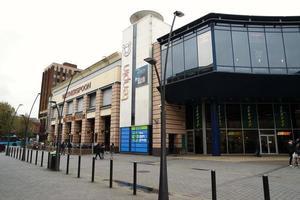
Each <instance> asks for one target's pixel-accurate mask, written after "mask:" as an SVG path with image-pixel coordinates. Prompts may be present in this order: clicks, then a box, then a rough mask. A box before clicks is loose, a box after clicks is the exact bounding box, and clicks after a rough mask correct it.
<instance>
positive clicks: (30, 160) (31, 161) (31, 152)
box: [30, 149, 32, 163]
mask: <svg viewBox="0 0 300 200" xmlns="http://www.w3.org/2000/svg"><path fill="white" fill-rule="evenodd" d="M30 163H32V149H31V151H30Z"/></svg>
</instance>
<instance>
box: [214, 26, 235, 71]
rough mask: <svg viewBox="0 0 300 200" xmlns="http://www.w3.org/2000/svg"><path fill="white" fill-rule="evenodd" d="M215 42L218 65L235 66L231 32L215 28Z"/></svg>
mask: <svg viewBox="0 0 300 200" xmlns="http://www.w3.org/2000/svg"><path fill="white" fill-rule="evenodd" d="M215 43H216V57H217V65H229V66H233V60H232V59H233V58H232V45H231V35H230V32H229V31H221V30H215Z"/></svg>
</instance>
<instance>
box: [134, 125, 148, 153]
mask: <svg viewBox="0 0 300 200" xmlns="http://www.w3.org/2000/svg"><path fill="white" fill-rule="evenodd" d="M131 152H136V153H148V152H149V130H148V126H134V127H132V128H131Z"/></svg>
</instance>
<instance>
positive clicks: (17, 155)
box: [15, 147, 19, 159]
mask: <svg viewBox="0 0 300 200" xmlns="http://www.w3.org/2000/svg"><path fill="white" fill-rule="evenodd" d="M18 157H19V148H18V147H17V154H16V157H15V158H16V159H18Z"/></svg>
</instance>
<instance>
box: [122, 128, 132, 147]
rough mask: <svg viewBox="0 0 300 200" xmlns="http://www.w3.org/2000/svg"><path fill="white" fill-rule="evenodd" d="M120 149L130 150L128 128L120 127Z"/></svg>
mask: <svg viewBox="0 0 300 200" xmlns="http://www.w3.org/2000/svg"><path fill="white" fill-rule="evenodd" d="M120 135H121V136H120V151H121V152H129V151H130V128H129V127H126V128H121V129H120Z"/></svg>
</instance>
